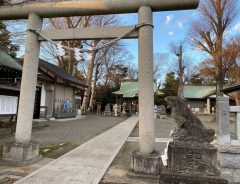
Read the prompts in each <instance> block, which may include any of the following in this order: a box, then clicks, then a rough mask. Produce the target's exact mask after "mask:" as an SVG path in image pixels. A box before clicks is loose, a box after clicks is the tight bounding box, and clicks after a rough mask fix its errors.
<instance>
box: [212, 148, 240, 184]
mask: <svg viewBox="0 0 240 184" xmlns="http://www.w3.org/2000/svg"><path fill="white" fill-rule="evenodd" d="M215 146H216V148H217V159H218V163H219V167H220V168H219V170H220V171H221V175H222V176H223V177H224V178H225V179H227V180H228V181H229V183H237V182H239V181H240V162H239V160H240V146H219V145H215Z"/></svg>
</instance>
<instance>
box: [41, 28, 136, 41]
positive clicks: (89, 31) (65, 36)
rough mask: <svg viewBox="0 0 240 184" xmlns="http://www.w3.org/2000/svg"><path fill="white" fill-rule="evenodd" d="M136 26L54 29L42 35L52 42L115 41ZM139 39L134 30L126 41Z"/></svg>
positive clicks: (42, 39) (43, 32)
mask: <svg viewBox="0 0 240 184" xmlns="http://www.w3.org/2000/svg"><path fill="white" fill-rule="evenodd" d="M133 28H134V26H119V27H98V28H75V29H72V28H71V29H53V30H45V31H41V33H42V34H43V35H44V36H46V37H47V38H50V39H51V40H55V41H61V40H96V39H114V38H117V37H121V36H123V35H124V34H125V33H127V32H128V31H129V30H131V29H133ZM129 38H138V31H137V30H134V31H133V32H132V33H131V34H129V35H127V36H126V37H125V39H129ZM38 40H39V41H45V40H46V39H45V38H43V37H42V36H39V37H38Z"/></svg>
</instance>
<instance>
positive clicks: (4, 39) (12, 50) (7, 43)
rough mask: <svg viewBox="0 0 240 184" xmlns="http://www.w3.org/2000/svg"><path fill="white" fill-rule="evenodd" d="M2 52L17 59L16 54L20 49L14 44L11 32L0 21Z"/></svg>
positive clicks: (0, 46)
mask: <svg viewBox="0 0 240 184" xmlns="http://www.w3.org/2000/svg"><path fill="white" fill-rule="evenodd" d="M0 43H1V44H0V51H3V52H6V53H7V54H9V55H11V56H13V57H16V52H17V51H18V49H19V47H18V46H17V45H14V44H12V42H11V39H10V32H9V31H8V30H7V28H6V25H5V24H4V22H3V21H0Z"/></svg>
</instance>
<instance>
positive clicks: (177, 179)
mask: <svg viewBox="0 0 240 184" xmlns="http://www.w3.org/2000/svg"><path fill="white" fill-rule="evenodd" d="M181 183H184V184H227V183H228V182H227V180H225V179H223V178H221V177H217V176H201V175H187V174H179V173H172V172H169V171H166V172H164V171H163V172H161V177H160V181H159V184H181Z"/></svg>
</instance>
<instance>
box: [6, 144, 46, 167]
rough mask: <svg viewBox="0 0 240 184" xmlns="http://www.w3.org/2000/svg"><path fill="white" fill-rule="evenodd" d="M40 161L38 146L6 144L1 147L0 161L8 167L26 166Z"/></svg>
mask: <svg viewBox="0 0 240 184" xmlns="http://www.w3.org/2000/svg"><path fill="white" fill-rule="evenodd" d="M40 159H41V156H40V155H39V144H38V143H37V142H33V141H32V142H30V143H29V144H21V143H15V142H12V143H7V144H5V145H4V146H3V156H2V160H3V161H4V162H6V163H7V164H8V165H16V166H27V165H30V164H32V163H34V162H36V161H38V160H40Z"/></svg>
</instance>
